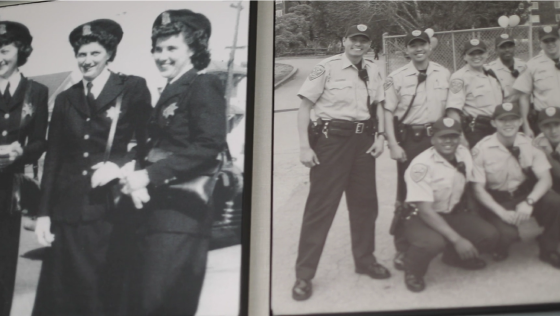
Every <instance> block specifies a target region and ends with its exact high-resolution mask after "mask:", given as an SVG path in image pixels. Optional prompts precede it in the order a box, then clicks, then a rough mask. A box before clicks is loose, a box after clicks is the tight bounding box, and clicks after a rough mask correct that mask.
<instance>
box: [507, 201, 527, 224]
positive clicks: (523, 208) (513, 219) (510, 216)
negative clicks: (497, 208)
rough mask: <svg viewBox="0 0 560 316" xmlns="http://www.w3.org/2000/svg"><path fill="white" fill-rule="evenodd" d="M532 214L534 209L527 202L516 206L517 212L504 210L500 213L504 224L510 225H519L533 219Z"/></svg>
mask: <svg viewBox="0 0 560 316" xmlns="http://www.w3.org/2000/svg"><path fill="white" fill-rule="evenodd" d="M532 213H533V207H532V206H531V205H529V204H528V203H527V202H526V201H523V202H521V203H519V204H517V205H516V206H515V210H506V209H503V210H502V211H501V212H500V214H499V216H500V218H501V219H502V220H503V221H504V222H506V223H508V224H511V225H519V224H521V223H522V222H524V221H526V220H528V219H529V218H531V214H532Z"/></svg>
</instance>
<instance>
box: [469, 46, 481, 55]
mask: <svg viewBox="0 0 560 316" xmlns="http://www.w3.org/2000/svg"><path fill="white" fill-rule="evenodd" d="M476 50H479V51H481V52H483V53H486V49H484V48H482V47H472V48H469V49H467V51H466V52H465V55H468V54H469V53H471V52H474V51H476Z"/></svg>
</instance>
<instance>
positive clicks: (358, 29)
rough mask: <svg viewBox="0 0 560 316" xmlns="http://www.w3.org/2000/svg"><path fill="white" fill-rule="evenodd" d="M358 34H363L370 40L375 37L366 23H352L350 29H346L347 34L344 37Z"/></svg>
mask: <svg viewBox="0 0 560 316" xmlns="http://www.w3.org/2000/svg"><path fill="white" fill-rule="evenodd" d="M356 35H363V36H365V37H367V38H368V39H369V40H371V38H372V37H373V36H371V32H370V29H369V27H368V26H367V25H365V24H358V25H352V26H350V27H348V29H347V30H346V35H345V36H344V37H353V36H356Z"/></svg>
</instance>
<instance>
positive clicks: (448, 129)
mask: <svg viewBox="0 0 560 316" xmlns="http://www.w3.org/2000/svg"><path fill="white" fill-rule="evenodd" d="M432 131H433V136H432V137H437V136H443V135H451V134H454V135H461V132H462V131H463V130H462V128H461V123H459V122H457V121H456V120H454V119H452V118H450V117H441V118H440V119H439V120H437V121H436V122H435V123H434V124H433V125H432Z"/></svg>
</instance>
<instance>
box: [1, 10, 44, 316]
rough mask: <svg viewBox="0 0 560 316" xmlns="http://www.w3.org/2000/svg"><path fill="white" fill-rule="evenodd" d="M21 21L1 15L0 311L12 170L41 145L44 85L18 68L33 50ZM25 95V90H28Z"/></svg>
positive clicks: (9, 266) (9, 242) (11, 217)
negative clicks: (5, 19)
mask: <svg viewBox="0 0 560 316" xmlns="http://www.w3.org/2000/svg"><path fill="white" fill-rule="evenodd" d="M32 39H33V38H32V37H31V34H29V30H28V29H27V27H25V26H24V25H23V24H20V23H17V22H10V21H0V93H1V94H2V96H1V97H0V315H1V316H5V315H6V316H7V315H9V314H10V309H11V306H12V296H13V292H14V282H15V277H16V266H17V258H18V248H19V234H20V224H21V214H19V213H18V212H17V209H16V206H15V205H14V203H13V202H12V193H13V192H12V189H13V181H14V174H16V173H23V172H24V167H25V165H26V164H32V163H34V162H36V161H37V160H38V159H39V157H41V155H42V154H43V152H44V151H45V148H46V147H47V142H46V139H45V134H46V131H47V124H48V98H49V92H48V89H47V87H45V86H43V85H42V84H39V83H37V82H34V81H31V80H28V79H27V78H25V77H24V76H23V75H22V74H21V73H20V72H19V70H18V67H20V66H22V65H24V64H25V63H26V62H27V58H28V57H29V55H31V52H32V51H33V49H32V48H31V41H32ZM26 95H27V96H26Z"/></svg>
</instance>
